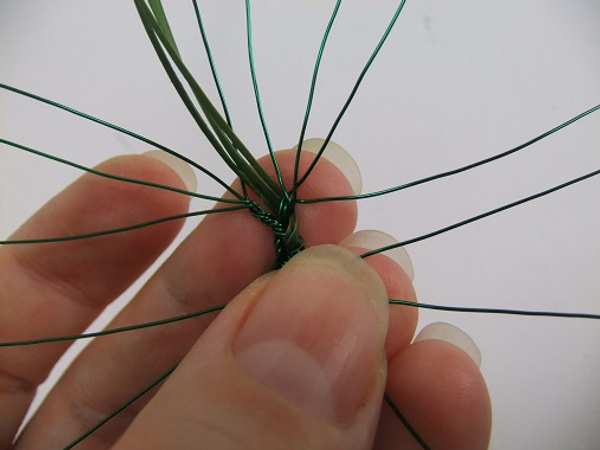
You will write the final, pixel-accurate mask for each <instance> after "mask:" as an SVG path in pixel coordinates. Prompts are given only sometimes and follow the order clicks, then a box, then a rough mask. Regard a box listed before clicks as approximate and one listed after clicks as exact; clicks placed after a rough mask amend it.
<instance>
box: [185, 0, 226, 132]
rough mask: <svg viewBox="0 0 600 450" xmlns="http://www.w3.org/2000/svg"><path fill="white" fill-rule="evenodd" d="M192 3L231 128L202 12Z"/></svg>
mask: <svg viewBox="0 0 600 450" xmlns="http://www.w3.org/2000/svg"><path fill="white" fill-rule="evenodd" d="M193 3H194V11H195V12H196V21H197V22H198V28H199V29H200V35H201V36H202V44H203V46H204V52H205V53H206V57H207V59H208V64H209V65H210V71H211V73H212V77H213V81H214V82H215V86H216V88H217V93H218V94H219V99H220V100H221V106H222V107H223V113H225V119H226V120H227V124H228V125H229V126H230V127H231V128H232V129H233V125H232V123H231V117H230V116H229V108H227V102H226V101H225V94H224V93H223V89H222V87H221V83H220V81H219V77H218V75H217V68H216V66H215V61H214V58H213V56H212V51H211V50H210V45H209V44H208V37H207V36H206V30H205V28H204V22H203V21H202V14H201V13H200V8H199V7H198V2H197V1H196V0H193Z"/></svg>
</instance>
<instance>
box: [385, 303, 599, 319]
mask: <svg viewBox="0 0 600 450" xmlns="http://www.w3.org/2000/svg"><path fill="white" fill-rule="evenodd" d="M389 304H390V305H403V306H411V307H415V308H423V309H434V310H437V311H448V312H462V313H465V312H466V313H477V314H505V315H513V316H532V317H556V318H561V319H593V320H600V314H588V313H571V312H561V311H531V310H524V309H507V308H473V307H470V306H446V305H433V304H429V303H420V302H411V301H409V300H394V299H389Z"/></svg>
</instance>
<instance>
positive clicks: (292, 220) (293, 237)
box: [249, 195, 304, 269]
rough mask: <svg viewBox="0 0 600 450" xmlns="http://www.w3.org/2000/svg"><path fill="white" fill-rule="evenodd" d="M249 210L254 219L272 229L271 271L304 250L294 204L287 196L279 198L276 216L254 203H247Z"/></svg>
mask: <svg viewBox="0 0 600 450" xmlns="http://www.w3.org/2000/svg"><path fill="white" fill-rule="evenodd" d="M249 209H250V212H251V213H252V215H253V216H254V217H256V218H258V219H260V220H261V221H262V222H263V223H264V224H266V225H267V226H269V227H271V228H272V229H273V236H274V245H275V261H274V262H273V264H271V267H270V268H271V269H279V268H281V267H282V266H283V265H284V264H285V263H287V262H288V261H289V260H290V259H291V258H292V257H293V256H294V255H296V254H298V253H300V252H301V251H302V250H304V240H303V239H302V237H301V236H300V231H299V224H298V219H297V217H296V211H295V208H294V202H293V201H292V200H291V198H290V197H289V196H288V195H283V196H282V197H281V201H280V203H279V209H278V211H277V215H275V214H272V213H270V212H269V211H266V210H265V209H264V208H263V207H262V206H260V205H259V204H258V203H256V202H254V201H250V202H249Z"/></svg>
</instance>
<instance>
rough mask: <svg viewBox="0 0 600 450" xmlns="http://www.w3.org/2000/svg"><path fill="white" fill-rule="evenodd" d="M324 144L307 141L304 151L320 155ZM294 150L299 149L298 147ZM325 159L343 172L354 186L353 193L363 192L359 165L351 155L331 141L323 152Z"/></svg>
mask: <svg viewBox="0 0 600 450" xmlns="http://www.w3.org/2000/svg"><path fill="white" fill-rule="evenodd" d="M324 142H325V140H324V139H319V138H312V139H307V140H305V141H303V142H302V150H306V151H308V152H311V153H318V152H319V150H321V147H322V146H323V143H324ZM294 148H297V146H296V147H294ZM323 157H324V158H326V159H327V160H328V161H329V162H331V163H333V164H334V165H335V166H336V167H337V168H338V169H340V170H341V172H342V173H343V174H344V175H345V176H346V178H347V179H348V182H349V183H350V186H352V191H353V192H354V193H355V194H358V193H360V191H361V190H362V176H361V175H360V169H359V168H358V164H356V161H354V158H352V156H350V153H348V152H347V151H346V150H344V149H343V148H342V147H341V146H340V145H338V144H336V143H335V142H333V141H329V143H328V144H327V147H325V151H324V152H323Z"/></svg>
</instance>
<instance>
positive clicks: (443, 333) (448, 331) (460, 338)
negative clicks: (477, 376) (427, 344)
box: [415, 322, 481, 367]
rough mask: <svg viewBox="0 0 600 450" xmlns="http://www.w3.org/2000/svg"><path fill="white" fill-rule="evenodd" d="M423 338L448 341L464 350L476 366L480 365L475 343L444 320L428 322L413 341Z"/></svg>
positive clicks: (479, 354)
mask: <svg viewBox="0 0 600 450" xmlns="http://www.w3.org/2000/svg"><path fill="white" fill-rule="evenodd" d="M425 339H441V340H442V341H446V342H450V343H451V344H454V345H456V346H457V347H458V348H460V349H462V350H464V351H465V352H466V353H467V354H468V355H469V356H470V357H471V359H472V360H473V361H475V364H477V367H480V366H481V352H480V351H479V348H478V347H477V344H475V341H473V339H471V337H470V336H469V335H468V334H467V333H465V332H464V331H463V330H461V329H460V328H458V327H455V326H454V325H451V324H449V323H446V322H434V323H430V324H429V325H427V326H426V327H425V328H423V329H422V330H421V331H420V332H419V334H418V335H417V337H416V338H415V342H417V341H423V340H425Z"/></svg>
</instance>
